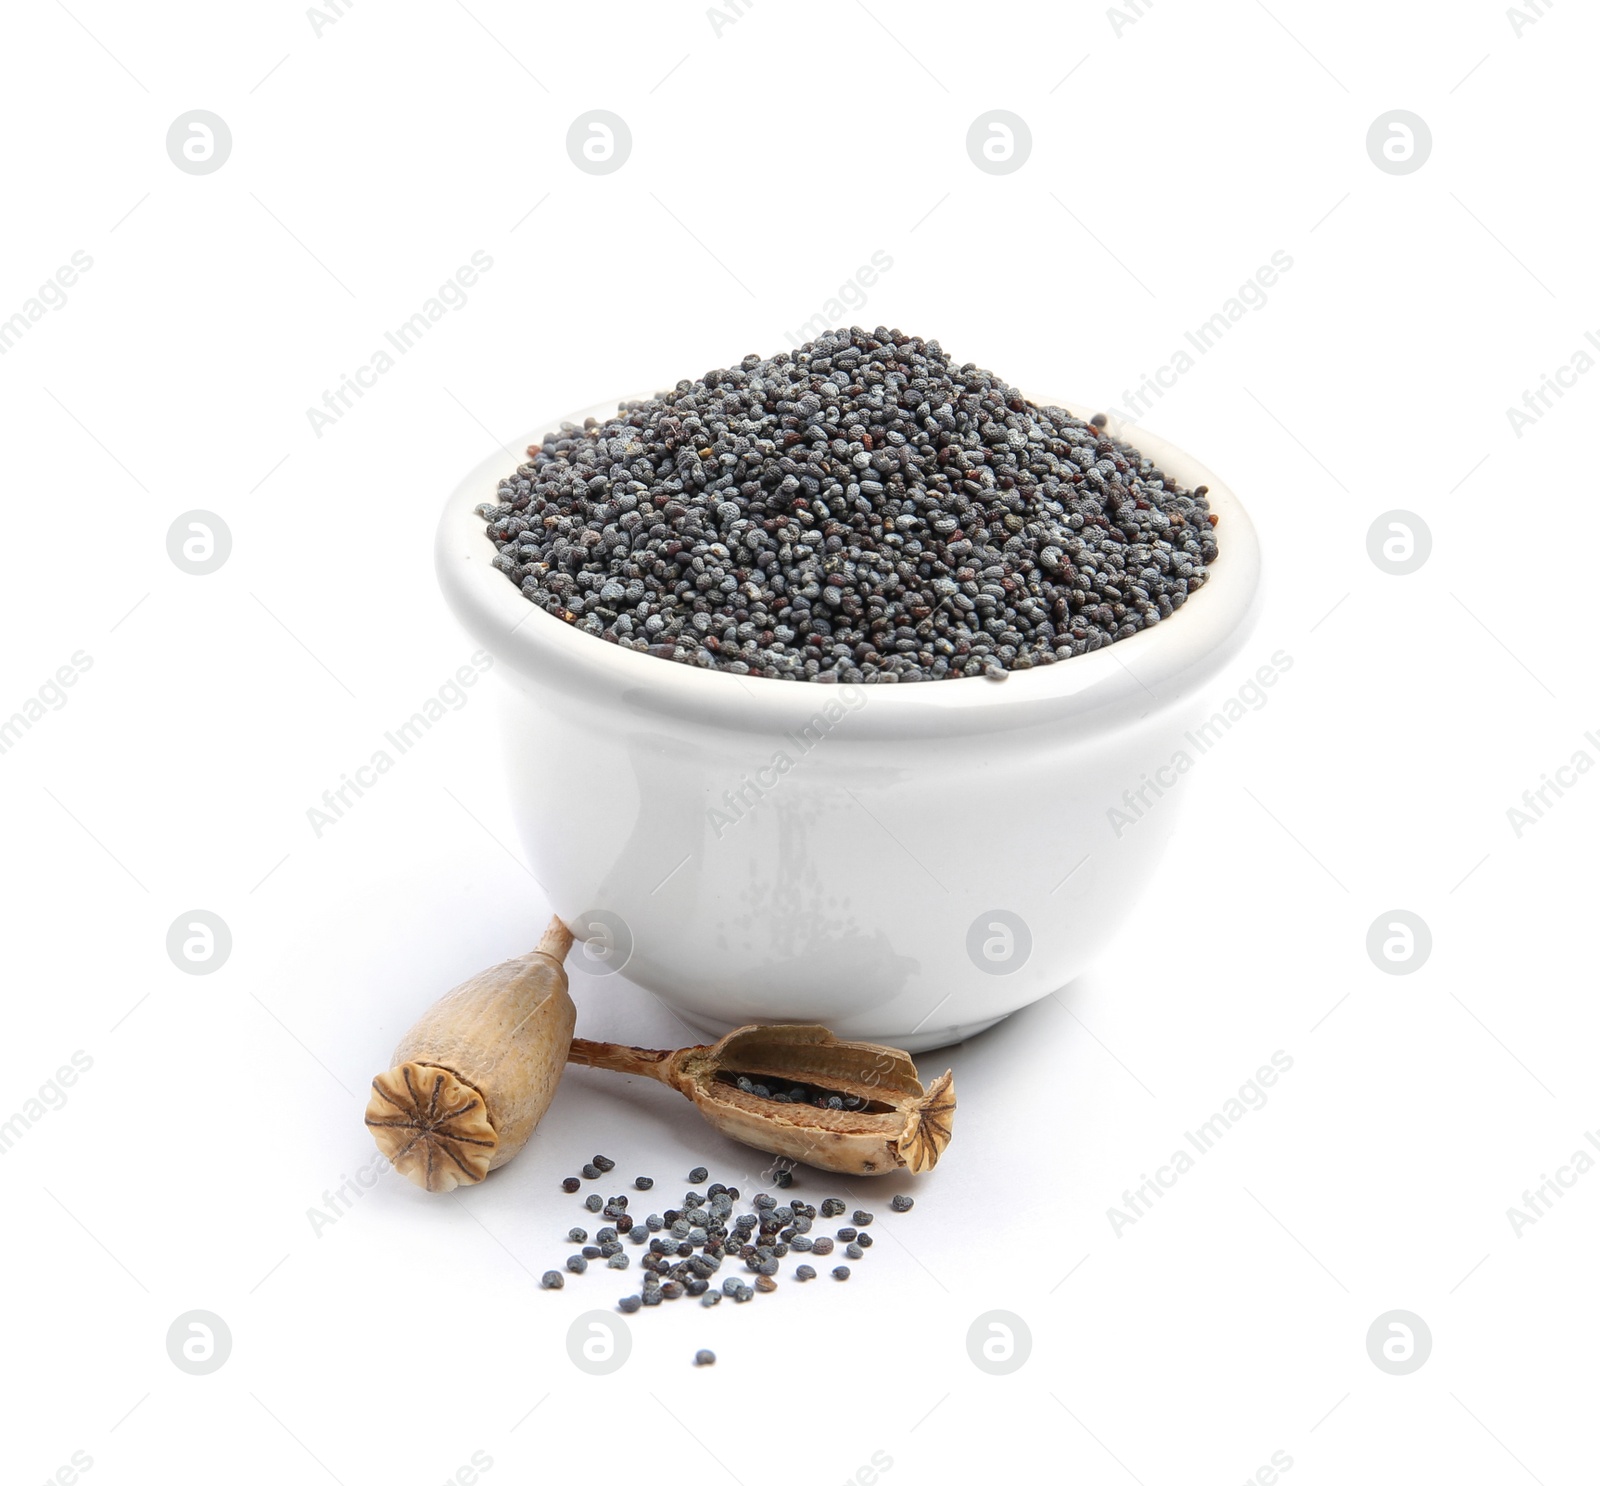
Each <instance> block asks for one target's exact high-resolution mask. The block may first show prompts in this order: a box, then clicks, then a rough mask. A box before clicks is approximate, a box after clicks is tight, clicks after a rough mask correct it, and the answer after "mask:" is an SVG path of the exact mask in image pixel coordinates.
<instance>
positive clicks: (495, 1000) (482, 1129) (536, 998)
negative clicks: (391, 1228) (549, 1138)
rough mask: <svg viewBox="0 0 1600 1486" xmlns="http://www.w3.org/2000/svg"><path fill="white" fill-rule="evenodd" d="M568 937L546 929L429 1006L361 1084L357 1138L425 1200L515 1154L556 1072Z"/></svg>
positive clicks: (566, 1015) (563, 1028)
mask: <svg viewBox="0 0 1600 1486" xmlns="http://www.w3.org/2000/svg"><path fill="white" fill-rule="evenodd" d="M571 945H572V934H571V932H570V931H569V930H568V929H567V927H566V925H565V924H563V923H562V922H561V920H560V919H558V918H555V919H551V920H550V925H549V927H548V928H547V929H546V930H545V932H544V936H543V938H541V939H540V940H539V943H538V945H537V946H536V947H535V948H534V950H533V951H532V952H531V953H529V954H525V955H522V956H520V957H519V958H517V959H514V960H506V961H505V962H504V963H503V964H499V965H495V966H493V967H492V968H490V969H488V970H483V971H480V972H479V973H478V974H477V975H474V976H473V977H472V978H471V979H470V980H466V981H463V982H462V983H461V984H460V985H458V986H457V987H456V988H455V989H454V990H453V991H451V992H449V993H448V994H447V995H445V996H443V997H442V998H441V999H440V1000H438V1001H436V1002H435V1003H434V1004H433V1005H432V1006H431V1007H430V1008H429V1009H428V1010H427V1011H426V1012H424V1013H423V1015H422V1017H421V1019H420V1020H419V1021H418V1022H417V1024H416V1025H415V1026H414V1027H412V1029H411V1030H410V1031H409V1032H407V1033H406V1035H405V1036H404V1037H403V1038H402V1039H401V1040H400V1046H399V1047H397V1048H396V1049H395V1051H394V1066H393V1067H392V1068H390V1069H389V1070H388V1072H386V1073H380V1074H379V1075H378V1076H377V1077H376V1078H375V1079H373V1080H372V1098H371V1099H370V1100H369V1101H368V1103H367V1128H368V1129H369V1130H371V1131H372V1136H373V1139H374V1140H376V1141H377V1143H378V1149H379V1150H381V1151H382V1152H383V1154H384V1155H385V1156H387V1157H388V1158H389V1159H390V1161H392V1162H393V1163H394V1165H395V1168H396V1169H397V1170H399V1171H401V1172H404V1173H405V1175H406V1176H408V1177H410V1178H411V1180H412V1181H414V1182H415V1183H416V1184H417V1185H418V1186H419V1187H426V1188H427V1189H428V1191H430V1192H448V1191H450V1190H451V1189H452V1188H454V1187H457V1186H462V1185H467V1184H470V1183H473V1182H481V1181H482V1180H483V1179H484V1177H485V1176H487V1175H488V1174H489V1172H491V1171H493V1170H494V1169H495V1167H497V1166H503V1165H505V1163H506V1162H507V1161H509V1160H510V1159H511V1158H512V1157H513V1156H514V1155H516V1154H517V1152H518V1151H520V1150H521V1149H522V1147H523V1146H524V1145H526V1144H527V1141H528V1137H529V1136H530V1135H532V1134H533V1129H534V1126H535V1125H537V1124H538V1123H539V1121H540V1119H541V1118H542V1117H543V1115H544V1112H545V1110H546V1109H548V1108H549V1107H550V1100H551V1099H552V1098H553V1097H554V1096H555V1092H556V1085H557V1084H558V1083H559V1082H560V1081H561V1072H562V1069H563V1068H564V1067H565V1066H566V1061H567V1049H568V1046H569V1045H570V1043H571V1041H572V1028H573V1025H574V1023H575V1022H576V1021H577V1009H576V1008H575V1007H574V1006H573V1004H572V997H571V996H569V995H568V994H567V973H566V971H565V970H563V969H562V961H563V960H564V959H565V958H566V954H567V950H568V949H569V948H570V947H571Z"/></svg>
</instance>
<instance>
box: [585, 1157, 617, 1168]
mask: <svg viewBox="0 0 1600 1486" xmlns="http://www.w3.org/2000/svg"><path fill="white" fill-rule="evenodd" d="M591 1164H593V1165H594V1166H595V1167H597V1168H598V1169H599V1170H601V1171H610V1170H611V1169H612V1168H613V1167H614V1166H615V1165H616V1164H617V1163H616V1162H615V1161H613V1160H611V1159H610V1158H609V1157H607V1156H596V1157H595V1158H594V1161H593V1162H592V1163H591Z"/></svg>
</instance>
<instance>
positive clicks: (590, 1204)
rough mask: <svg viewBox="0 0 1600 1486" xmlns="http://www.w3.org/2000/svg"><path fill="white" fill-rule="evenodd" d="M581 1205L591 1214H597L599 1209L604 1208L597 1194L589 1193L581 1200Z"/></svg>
mask: <svg viewBox="0 0 1600 1486" xmlns="http://www.w3.org/2000/svg"><path fill="white" fill-rule="evenodd" d="M583 1205H584V1206H585V1207H586V1208H588V1209H589V1211H590V1212H592V1213H597V1212H599V1211H600V1209H601V1207H602V1206H604V1204H603V1202H602V1201H601V1198H600V1194H599V1193H598V1192H591V1193H590V1194H589V1195H588V1196H587V1197H585V1198H584V1199H583Z"/></svg>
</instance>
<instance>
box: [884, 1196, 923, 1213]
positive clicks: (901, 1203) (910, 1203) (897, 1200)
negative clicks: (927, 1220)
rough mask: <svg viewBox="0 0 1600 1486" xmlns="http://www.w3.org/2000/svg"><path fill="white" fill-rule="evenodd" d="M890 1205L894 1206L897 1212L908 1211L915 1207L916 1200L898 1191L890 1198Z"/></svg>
mask: <svg viewBox="0 0 1600 1486" xmlns="http://www.w3.org/2000/svg"><path fill="white" fill-rule="evenodd" d="M889 1206H890V1207H892V1208H893V1209H894V1210H895V1211H896V1212H897V1213H908V1212H910V1211H911V1209H912V1208H913V1207H915V1206H916V1200H915V1199H914V1198H911V1197H906V1196H904V1195H902V1194H900V1193H896V1194H895V1195H894V1196H893V1197H891V1198H890V1199H889Z"/></svg>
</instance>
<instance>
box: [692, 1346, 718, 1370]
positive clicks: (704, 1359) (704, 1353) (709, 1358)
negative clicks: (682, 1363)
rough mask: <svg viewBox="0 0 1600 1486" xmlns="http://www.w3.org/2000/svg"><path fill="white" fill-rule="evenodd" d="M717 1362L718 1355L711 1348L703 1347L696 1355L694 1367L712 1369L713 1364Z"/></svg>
mask: <svg viewBox="0 0 1600 1486" xmlns="http://www.w3.org/2000/svg"><path fill="white" fill-rule="evenodd" d="M716 1360H717V1354H716V1353H715V1352H713V1351H712V1350H711V1349H710V1348H709V1347H701V1348H700V1350H699V1351H698V1352H696V1353H695V1354H694V1365H695V1366H696V1367H710V1366H711V1364H712V1363H713V1362H715V1361H716Z"/></svg>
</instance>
